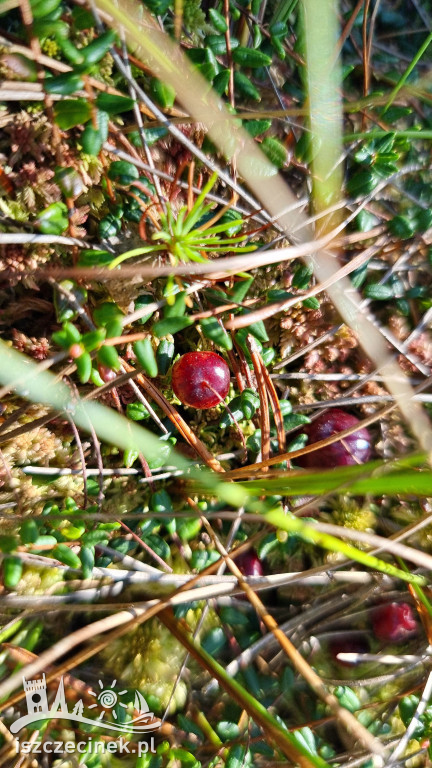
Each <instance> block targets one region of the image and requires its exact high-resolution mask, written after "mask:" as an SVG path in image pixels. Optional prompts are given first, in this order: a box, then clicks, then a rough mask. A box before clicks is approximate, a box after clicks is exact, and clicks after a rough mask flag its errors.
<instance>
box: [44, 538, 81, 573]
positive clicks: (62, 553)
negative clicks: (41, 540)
mask: <svg viewBox="0 0 432 768" xmlns="http://www.w3.org/2000/svg"><path fill="white" fill-rule="evenodd" d="M51 557H54V558H55V559H56V560H59V561H60V562H61V563H64V565H68V566H69V567H70V568H81V560H80V559H79V557H78V555H76V554H75V552H72V550H71V549H70V547H68V546H67V545H66V544H57V546H56V547H54V549H53V551H52V552H51Z"/></svg>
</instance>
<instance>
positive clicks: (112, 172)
mask: <svg viewBox="0 0 432 768" xmlns="http://www.w3.org/2000/svg"><path fill="white" fill-rule="evenodd" d="M108 178H109V179H111V181H116V182H117V183H118V184H121V185H122V186H127V185H128V184H132V183H133V182H134V181H136V180H137V179H139V172H138V168H137V167H136V166H135V165H133V163H128V162H127V160H114V162H113V163H111V165H110V167H109V171H108Z"/></svg>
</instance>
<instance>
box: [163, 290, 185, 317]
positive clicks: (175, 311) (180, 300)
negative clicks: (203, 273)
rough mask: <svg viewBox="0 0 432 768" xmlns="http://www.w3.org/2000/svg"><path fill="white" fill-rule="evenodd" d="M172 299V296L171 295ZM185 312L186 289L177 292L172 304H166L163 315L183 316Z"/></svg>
mask: <svg viewBox="0 0 432 768" xmlns="http://www.w3.org/2000/svg"><path fill="white" fill-rule="evenodd" d="M171 301H172V297H171ZM185 312H186V291H181V292H180V293H177V294H176V295H175V297H174V301H172V304H167V305H166V307H165V309H164V317H165V318H167V317H183V315H184V313H185Z"/></svg>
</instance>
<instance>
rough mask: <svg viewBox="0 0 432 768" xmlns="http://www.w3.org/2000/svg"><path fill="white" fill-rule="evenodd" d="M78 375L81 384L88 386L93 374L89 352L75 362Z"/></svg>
mask: <svg viewBox="0 0 432 768" xmlns="http://www.w3.org/2000/svg"><path fill="white" fill-rule="evenodd" d="M75 364H76V367H77V373H78V376H79V380H80V382H81V384H86V383H87V382H88V380H89V378H90V375H91V372H92V359H91V357H90V355H89V354H88V352H84V353H83V354H82V355H81V356H80V357H78V358H77V359H76V360H75Z"/></svg>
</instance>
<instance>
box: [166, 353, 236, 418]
mask: <svg viewBox="0 0 432 768" xmlns="http://www.w3.org/2000/svg"><path fill="white" fill-rule="evenodd" d="M229 385H230V370H229V368H228V366H227V364H226V362H225V360H224V359H223V358H222V357H220V355H217V354H216V352H187V353H186V354H185V355H183V357H181V358H180V359H179V360H177V362H176V363H175V364H174V367H173V371H172V387H173V390H174V394H175V395H176V396H177V397H178V399H179V400H180V402H182V403H183V405H189V406H190V407H191V408H197V409H200V410H204V409H206V408H213V407H214V406H215V405H218V404H219V403H220V402H221V400H224V399H225V397H226V396H227V394H228V390H229Z"/></svg>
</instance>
